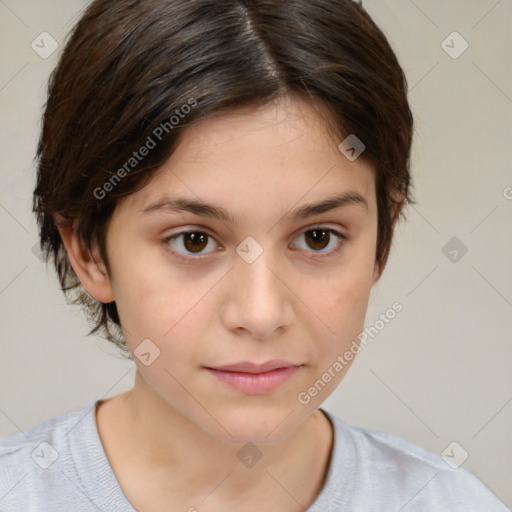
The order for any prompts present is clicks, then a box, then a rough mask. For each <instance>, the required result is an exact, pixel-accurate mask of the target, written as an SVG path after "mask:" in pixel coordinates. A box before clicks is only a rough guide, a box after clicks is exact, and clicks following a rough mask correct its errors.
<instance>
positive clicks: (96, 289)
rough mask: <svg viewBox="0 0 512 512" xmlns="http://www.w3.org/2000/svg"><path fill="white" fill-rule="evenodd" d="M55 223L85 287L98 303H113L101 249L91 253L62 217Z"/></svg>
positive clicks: (95, 249) (112, 293)
mask: <svg viewBox="0 0 512 512" xmlns="http://www.w3.org/2000/svg"><path fill="white" fill-rule="evenodd" d="M55 221H56V224H57V229H58V230H59V233H60V236H61V238H62V242H63V243H64V247H65V248H66V251H67V253H68V257H69V261H70V263H71V266H72V267H73V270H74V271H75V273H76V275H77V276H78V279H80V282H81V283H82V285H83V287H84V288H85V289H86V291H87V292H88V293H89V295H91V296H92V297H94V298H95V299H96V300H97V301H98V302H104V303H109V302H113V301H114V292H113V290H112V286H111V283H110V278H109V276H108V272H107V268H106V266H105V264H104V263H103V262H102V260H101V256H100V251H99V248H98V247H94V249H93V251H92V252H91V251H90V250H89V248H88V247H87V246H86V245H85V243H84V241H83V240H81V239H80V237H79V236H78V233H77V231H76V229H75V228H74V227H72V226H71V225H70V224H69V223H66V222H63V221H64V219H63V218H62V217H60V216H57V217H56V219H55Z"/></svg>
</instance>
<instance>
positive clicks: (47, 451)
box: [0, 400, 508, 512]
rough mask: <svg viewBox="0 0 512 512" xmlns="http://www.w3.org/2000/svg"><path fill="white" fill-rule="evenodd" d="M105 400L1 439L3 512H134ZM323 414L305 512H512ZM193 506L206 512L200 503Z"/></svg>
mask: <svg viewBox="0 0 512 512" xmlns="http://www.w3.org/2000/svg"><path fill="white" fill-rule="evenodd" d="M98 402H99V400H97V401H95V402H92V403H91V404H89V405H88V406H87V407H85V408H84V409H81V410H78V411H73V412H70V413H67V414H62V415H60V416H56V417H54V418H51V419H48V420H46V421H43V422H42V423H39V424H38V425H36V426H35V427H33V428H32V429H30V430H29V431H27V432H26V433H23V432H19V433H18V434H15V435H12V436H10V437H6V438H3V439H0V512H11V511H12V512H14V511H15V512H20V511H23V512H31V511H37V512H43V511H51V512H59V511H66V512H69V511H73V512H89V511H95V512H97V511H104V512H127V511H132V512H133V511H134V510H135V509H134V508H133V507H132V506H131V505H130V503H129V501H128V500H127V499H126V497H125V495H124V494H123V491H122V490H121V488H120V486H119V484H118V482H117V480H116V478H115V476H114V473H113V472H112V468H111V467H110V464H109V462H108V459H107V457H106V455H105V451H104V450H103V445H102V444H101V440H100V438H99V435H98V430H97V425H96V418H95V407H96V404H97V403H98ZM322 411H323V412H324V414H326V416H327V417H328V418H329V419H330V421H331V422H332V423H333V425H334V433H335V436H334V446H333V452H332V457H331V464H330V468H329V472H328V475H327V480H326V482H325V485H324V487H323V489H322V491H321V493H320V494H319V496H318V497H317V499H316V500H315V502H314V503H313V505H311V507H309V508H308V509H307V511H306V512H330V511H332V512H340V511H349V512H359V511H361V512H362V511H365V512H369V511H385V512H399V511H402V512H411V511H417V512H419V511H421V512H427V511H428V512H432V511H460V512H472V511H475V512H476V511H478V512H505V511H507V510H508V509H507V507H505V505H504V504H503V503H502V502H501V501H500V500H499V499H498V498H497V497H496V496H495V495H494V494H493V493H492V492H491V491H490V490H489V489H488V488H487V487H486V486H485V485H484V484H483V483H482V482H481V481H480V480H478V479H477V478H476V477H475V476H474V475H473V474H471V473H469V472H467V471H465V470H463V469H461V468H458V469H452V468H451V467H450V466H449V465H448V463H447V462H445V460H444V459H443V458H442V457H441V456H439V455H435V454H432V453H429V452H427V451H425V450H423V449H422V448H420V447H418V446H416V445H414V444H412V443H409V442H407V441H405V440H403V439H401V438H399V437H396V436H393V435H390V434H386V433H383V432H378V431H374V430H369V429H365V428H361V427H354V426H350V425H348V424H346V423H344V422H342V421H341V420H340V419H339V418H337V417H335V416H333V415H332V414H330V413H328V412H326V411H325V410H323V409H322ZM290 499H291V498H290ZM192 507H195V508H196V509H197V511H198V512H201V505H200V503H197V504H194V503H191V510H193V508H192Z"/></svg>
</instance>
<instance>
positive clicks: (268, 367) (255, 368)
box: [207, 359, 301, 373]
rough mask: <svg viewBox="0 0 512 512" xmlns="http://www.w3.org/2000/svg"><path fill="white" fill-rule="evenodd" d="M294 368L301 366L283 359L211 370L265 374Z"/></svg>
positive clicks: (238, 364)
mask: <svg viewBox="0 0 512 512" xmlns="http://www.w3.org/2000/svg"><path fill="white" fill-rule="evenodd" d="M292 366H301V365H300V364H295V363H291V362H290V361H283V360H282V359H272V360H271V361H267V362H265V363H262V364H257V363H252V362H250V361H242V362H240V363H233V364H227V365H223V366H209V367H207V368H210V369H211V370H220V371H224V372H241V373H264V372H270V371H272V370H277V369H278V368H290V367H292Z"/></svg>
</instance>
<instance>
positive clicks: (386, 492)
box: [330, 415, 508, 512]
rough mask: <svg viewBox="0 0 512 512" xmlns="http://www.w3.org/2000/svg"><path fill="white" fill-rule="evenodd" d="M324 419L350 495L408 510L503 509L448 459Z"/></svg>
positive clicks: (402, 441) (383, 435)
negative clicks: (347, 472) (346, 471)
mask: <svg viewBox="0 0 512 512" xmlns="http://www.w3.org/2000/svg"><path fill="white" fill-rule="evenodd" d="M330 418H331V421H332V422H333V425H334V426H335V436H337V441H339V443H340V444H341V445H344V446H340V447H339V450H338V457H336V459H337V463H338V464H345V465H347V464H348V465H350V466H351V471H352V472H353V473H355V477H354V479H353V480H352V481H353V482H354V484H353V491H354V494H355V495H357V494H359V493H362V494H364V499H365V500H367V501H368V500H370V501H368V503H370V502H374V503H378V502H380V503H384V502H385V503H389V501H390V500H395V501H394V502H393V505H396V506H398V508H400V507H401V506H403V507H406V505H407V507H406V509H407V510H408V511H409V510H450V511H457V510H460V511H462V510H464V512H469V511H477V510H478V511H481V510H485V511H488V512H492V511H496V512H499V511H503V512H505V511H507V510H508V508H507V507H505V505H504V504H503V503H502V502H501V501H500V500H499V499H498V498H497V497H496V496H495V495H494V493H493V492H492V491H491V490H490V489H489V488H488V487H486V486H485V485H484V484H483V483H482V482H481V481H480V480H479V479H478V478H477V477H476V476H475V475H474V474H472V473H470V472H469V471H466V470H465V469H462V468H461V467H456V465H455V464H453V463H452V464H451V465H450V464H449V463H448V462H447V460H449V459H448V458H447V460H445V459H443V457H442V456H441V455H439V454H435V453H432V452H429V451H427V450H425V449H423V448H421V447H420V446H417V445H415V444H413V443H411V442H409V441H407V440H405V439H402V438H400V437H398V436H395V435H392V434H389V433H386V432H381V431H377V430H372V429H367V428H363V427H359V426H353V425H348V424H346V423H344V422H343V421H342V420H341V419H339V418H337V417H335V416H332V415H330ZM335 439H336V438H335ZM456 449H457V448H456ZM460 449H462V447H460ZM343 451H345V453H344V454H343V455H342V452H343ZM452 454H453V455H454V456H455V457H456V456H457V454H455V453H452V452H451V453H450V455H452ZM390 496H393V498H391V497H390ZM395 502H396V503H395ZM404 510H405V508H404Z"/></svg>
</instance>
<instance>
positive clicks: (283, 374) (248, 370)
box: [205, 359, 303, 395]
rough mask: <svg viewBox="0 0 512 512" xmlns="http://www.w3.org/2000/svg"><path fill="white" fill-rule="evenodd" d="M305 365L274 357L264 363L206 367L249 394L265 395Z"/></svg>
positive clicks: (223, 380) (231, 385) (244, 362)
mask: <svg viewBox="0 0 512 512" xmlns="http://www.w3.org/2000/svg"><path fill="white" fill-rule="evenodd" d="M302 366H303V365H302V364H297V363H292V362H289V361H283V360H279V359H274V360H272V361H267V362H266V363H263V364H257V363H252V362H249V361H243V362H240V363H234V364H228V365H223V366H216V367H208V366H206V367H205V368H206V369H207V370H208V371H209V372H210V373H211V374H212V375H213V376H214V377H216V378H217V379H219V380H220V381H222V382H223V383H224V384H227V385H228V386H230V387H231V388H235V389H237V390H238V391H241V392H242V393H245V394H248V395H264V394H267V393H270V392H271V391H273V390H275V389H277V388H278V387H279V386H281V385H282V384H284V383H285V382H286V381H287V380H289V379H290V378H291V377H292V376H293V375H294V374H295V373H296V372H297V371H298V370H299V369H300V368H301V367H302Z"/></svg>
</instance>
